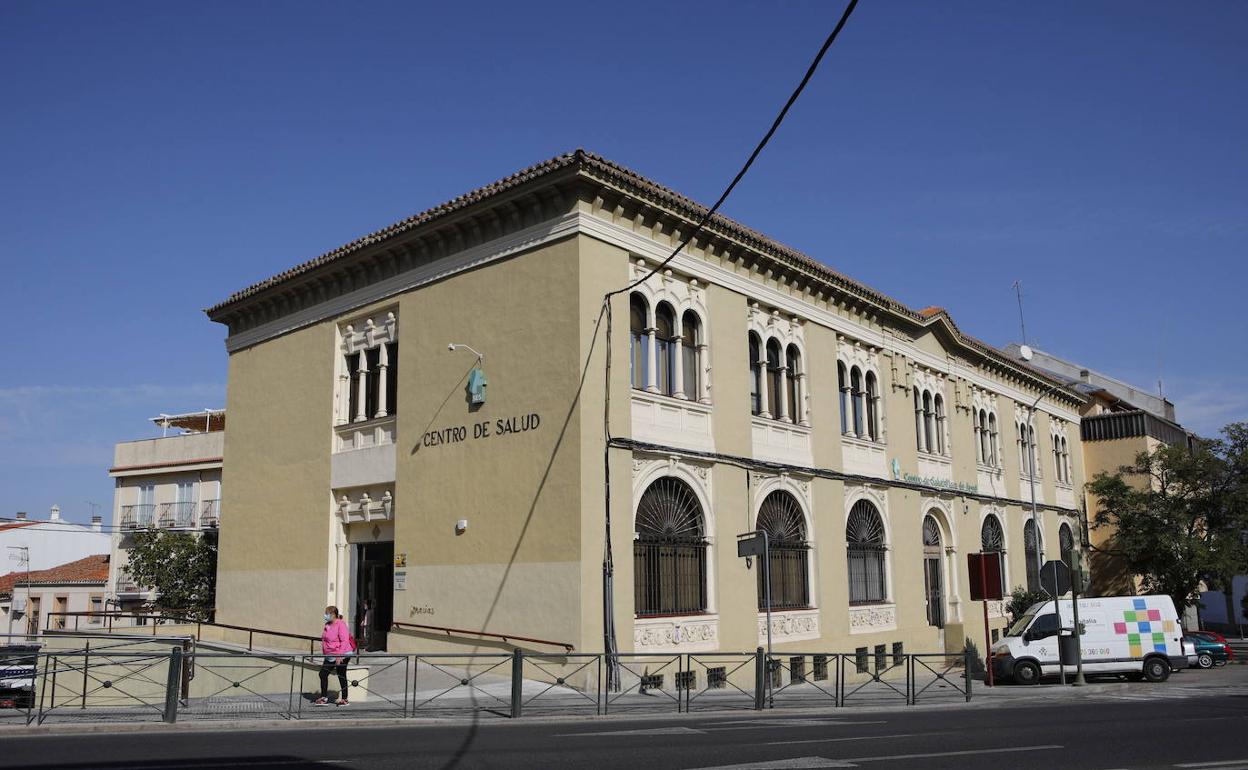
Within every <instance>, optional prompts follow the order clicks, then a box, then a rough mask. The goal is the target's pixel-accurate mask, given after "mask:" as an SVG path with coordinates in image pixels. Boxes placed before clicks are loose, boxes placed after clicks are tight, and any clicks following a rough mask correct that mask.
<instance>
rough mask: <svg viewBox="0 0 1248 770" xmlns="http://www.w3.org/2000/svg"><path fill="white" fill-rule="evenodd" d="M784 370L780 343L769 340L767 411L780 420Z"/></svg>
mask: <svg viewBox="0 0 1248 770" xmlns="http://www.w3.org/2000/svg"><path fill="white" fill-rule="evenodd" d="M783 373H784V371H783V369H782V368H781V363H780V343H779V342H777V341H776V340H767V411H768V412H769V413H770V416H771V417H773V418H775V419H779V418H780V388H781V387H783V384H784V383H783V381H782V379H781V378H782V376H783Z"/></svg>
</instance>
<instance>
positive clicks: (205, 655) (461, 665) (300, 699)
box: [10, 643, 971, 724]
mask: <svg viewBox="0 0 1248 770" xmlns="http://www.w3.org/2000/svg"><path fill="white" fill-rule="evenodd" d="M179 644H181V643H179ZM188 647H189V645H188ZM31 654H33V655H35V659H36V661H37V663H38V666H37V668H36V673H35V675H34V684H35V687H36V691H35V693H34V695H35V696H36V697H32V698H31V699H30V700H29V701H28V702H27V703H25V704H23V705H25V711H24V713H23V712H22V711H21V710H20V709H17V710H15V711H16V712H17V715H16V718H22V719H24V720H25V722H26V723H27V724H29V723H31V722H34V721H37V722H39V723H42V722H43V721H44V720H46V719H48V718H51V717H68V716H71V715H72V716H73V717H75V718H79V719H108V718H127V719H140V720H142V719H164V720H165V721H174V720H176V718H177V715H178V713H179V712H181V713H182V714H183V715H184V716H188V717H193V718H214V717H216V718H220V717H223V716H234V717H238V716H259V717H268V718H281V719H300V718H305V717H306V716H307V715H308V714H309V713H311V712H316V713H317V716H318V717H324V716H329V717H338V716H350V715H352V714H354V715H361V714H363V715H369V716H387V717H395V718H404V717H410V716H424V715H450V714H455V713H464V712H478V713H493V714H497V715H499V716H511V717H519V716H522V715H523V714H524V713H525V712H526V711H527V712H529V713H532V712H544V713H549V712H552V711H553V712H566V713H586V712H589V713H594V714H607V713H621V712H644V711H659V712H669V713H670V712H671V711H673V710H674V711H677V712H688V711H692V710H694V709H695V708H699V709H733V708H738V709H763V708H774V707H776V706H777V705H779V706H800V705H824V706H827V705H832V706H836V707H843V706H846V705H849V704H850V703H877V704H878V703H889V702H891V703H896V702H898V701H901V702H904V703H906V704H911V705H912V704H915V703H917V702H918V701H919V700H920V699H922V700H925V701H926V700H932V699H937V698H944V699H947V700H948V699H965V700H967V701H969V700H970V699H971V676H970V671H969V667H968V658H967V656H966V655H965V654H962V653H956V654H945V653H905V654H902V653H898V654H895V655H875V656H867V657H863V656H862V655H861V654H859V653H837V652H791V651H789V652H784V653H775V654H773V655H770V656H768V655H766V654H764V653H763V651H762V650H761V649H759V650H756V651H755V652H752V653H751V652H707V653H620V654H616V655H604V654H601V653H521V652H519V651H516V652H514V653H513V654H510V655H509V654H506V653H440V654H429V655H406V654H387V653H364V654H358V655H353V656H351V658H350V661H349V663H348V664H347V678H348V692H349V700H350V708H349V709H339V708H331V709H326V710H320V709H312V708H311V704H312V703H313V702H314V701H315V699H316V698H317V696H318V695H320V682H319V678H320V673H321V671H322V670H323V669H324V670H326V672H327V673H328V689H329V690H330V691H333V692H335V693H336V691H337V690H338V688H339V682H338V681H337V671H336V670H334V667H333V666H332V665H330V666H328V667H327V666H326V664H325V658H324V657H323V656H316V655H301V654H270V653H245V654H244V653H231V652H220V651H213V652H200V651H195V650H191V649H187V650H184V649H183V648H182V647H181V646H174V647H173V648H172V649H171V650H168V651H166V650H156V651H152V650H145V651H135V650H133V649H126V643H121V644H118V645H105V646H97V647H94V648H89V647H88V646H86V645H84V647H83V648H81V649H71V650H68V651H66V650H58V651H44V652H39V653H31ZM28 655H29V654H28ZM332 700H333V699H331V702H332ZM10 713H14V712H10Z"/></svg>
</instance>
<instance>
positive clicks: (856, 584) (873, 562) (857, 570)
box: [845, 500, 888, 604]
mask: <svg viewBox="0 0 1248 770" xmlns="http://www.w3.org/2000/svg"><path fill="white" fill-rule="evenodd" d="M845 547H846V553H847V557H848V561H849V603H850V604H878V603H880V602H883V601H884V600H885V599H886V598H887V596H888V581H887V577H886V570H885V555H886V553H887V551H888V548H887V546H886V545H885V544H884V520H883V519H882V518H880V512H879V511H878V510H876V508H875V506H874V505H872V504H871V503H870V502H868V501H866V500H859V501H858V502H856V503H854V507H853V508H851V509H850V511H849V521H848V522H847V523H846V525H845Z"/></svg>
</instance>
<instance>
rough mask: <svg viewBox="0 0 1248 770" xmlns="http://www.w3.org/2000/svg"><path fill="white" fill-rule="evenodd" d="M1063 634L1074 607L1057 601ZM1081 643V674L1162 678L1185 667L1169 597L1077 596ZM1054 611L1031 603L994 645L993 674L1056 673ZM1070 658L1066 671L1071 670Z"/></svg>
mask: <svg viewBox="0 0 1248 770" xmlns="http://www.w3.org/2000/svg"><path fill="white" fill-rule="evenodd" d="M1059 603H1060V610H1061V622H1062V635H1063V636H1070V635H1071V633H1073V628H1074V612H1073V607H1072V606H1071V600H1070V599H1061V600H1059ZM1079 622H1080V624H1081V625H1082V626H1083V629H1084V631H1083V636H1082V638H1081V639H1080V646H1081V648H1082V652H1083V671H1084V673H1085V674H1139V675H1142V676H1143V677H1144V678H1145V679H1147V680H1149V681H1150V682H1164V681H1165V680H1166V679H1167V678H1169V676H1170V671H1171V669H1179V668H1186V667H1187V656H1186V655H1185V654H1184V651H1183V641H1182V640H1183V629H1182V628H1181V627H1180V626H1179V617H1178V614H1177V613H1176V612H1175V611H1174V602H1172V601H1171V600H1170V597H1169V596H1106V597H1102V598H1099V599H1080V600H1079ZM1057 639H1058V628H1057V615H1055V614H1054V609H1053V602H1052V601H1051V600H1050V601H1047V602H1040V603H1038V604H1034V605H1032V607H1031V608H1030V609H1028V610H1027V613H1026V614H1025V615H1023V616H1022V617H1021V618H1019V619H1018V620H1017V621H1016V622H1015V623H1014V625H1012V626H1010V628H1009V630H1008V631H1006V634H1005V636H1004V637H1002V639H1001V641H999V642H997V643H996V644H994V645H993V646H992V656H993V658H992V673H993V676H994V677H999V678H1002V679H1013V680H1014V682H1016V683H1017V684H1035V683H1036V682H1038V681H1040V677H1041V676H1051V675H1056V674H1057V673H1058V658H1057V655H1058V652H1057ZM1073 665H1074V663H1073V661H1071V662H1068V663H1067V672H1068V673H1071V674H1073V673H1074V672H1073V668H1072V667H1073Z"/></svg>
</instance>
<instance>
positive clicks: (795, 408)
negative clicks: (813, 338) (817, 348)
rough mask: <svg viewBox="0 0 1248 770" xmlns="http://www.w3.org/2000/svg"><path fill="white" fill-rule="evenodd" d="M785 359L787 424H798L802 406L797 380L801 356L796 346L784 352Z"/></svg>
mask: <svg viewBox="0 0 1248 770" xmlns="http://www.w3.org/2000/svg"><path fill="white" fill-rule="evenodd" d="M784 357H785V373H784V380H785V394H786V395H787V396H788V399H789V422H794V423H800V422H801V421H802V418H801V414H802V405H801V403H800V402H799V399H800V398H801V392H800V389H799V387H798V380H799V378H800V377H801V374H802V354H801V353H799V352H798V351H797V346H796V345H789V346H788V347H787V348H785V351H784Z"/></svg>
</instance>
